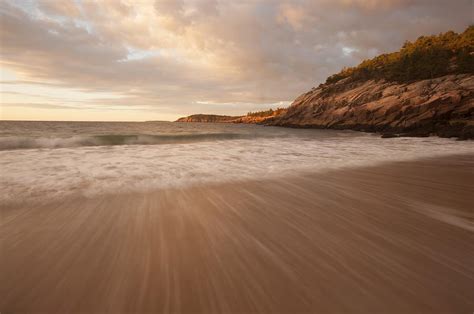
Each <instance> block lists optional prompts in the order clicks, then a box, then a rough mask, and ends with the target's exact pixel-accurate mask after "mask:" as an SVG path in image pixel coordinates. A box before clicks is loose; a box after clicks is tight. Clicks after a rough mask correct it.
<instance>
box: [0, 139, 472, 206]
mask: <svg viewBox="0 0 474 314" xmlns="http://www.w3.org/2000/svg"><path fill="white" fill-rule="evenodd" d="M453 153H474V145H473V143H472V142H459V141H454V140H449V139H440V138H395V139H380V138H378V137H375V136H371V135H365V134H364V135H357V136H354V135H350V134H349V135H348V136H338V137H337V138H331V137H326V138H314V139H308V138H297V137H288V138H282V139H266V138H260V139H245V140H230V141H229V140H226V141H211V142H195V143H187V144H186V143H182V144H163V145H153V146H145V145H133V146H131V145H123V146H97V147H77V148H59V149H29V150H15V151H0V171H1V181H0V192H1V193H0V201H2V202H5V203H10V202H17V201H25V200H44V199H48V200H50V199H53V198H58V197H64V196H66V195H69V194H76V193H77V194H82V195H86V196H94V195H98V194H102V193H117V192H124V191H142V190H152V189H157V188H167V187H180V186H188V185H193V184H201V183H207V182H220V181H233V180H242V179H252V178H271V177H276V176H282V175H283V176H284V175H288V174H295V173H297V172H298V171H321V170H326V169H337V168H341V167H348V166H362V165H373V164H376V163H379V162H385V161H395V160H409V159H414V158H420V157H432V156H440V155H446V154H453Z"/></svg>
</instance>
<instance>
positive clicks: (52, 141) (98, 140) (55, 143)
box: [0, 133, 255, 151]
mask: <svg viewBox="0 0 474 314" xmlns="http://www.w3.org/2000/svg"><path fill="white" fill-rule="evenodd" d="M254 137H255V135H252V134H237V133H201V134H163V135H148V134H125V135H124V134H105V135H89V136H72V137H24V136H11V137H4V138H0V151H1V150H15V149H33V148H69V147H81V146H113V145H158V144H174V143H187V142H200V141H217V140H235V139H249V138H254Z"/></svg>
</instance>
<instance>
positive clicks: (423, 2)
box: [0, 0, 474, 121]
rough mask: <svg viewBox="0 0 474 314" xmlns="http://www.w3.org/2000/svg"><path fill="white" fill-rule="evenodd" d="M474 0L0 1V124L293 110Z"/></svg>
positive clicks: (467, 18)
mask: <svg viewBox="0 0 474 314" xmlns="http://www.w3.org/2000/svg"><path fill="white" fill-rule="evenodd" d="M473 7H474V0H449V1H448V0H418V1H416V0H308V1H298V0H289V1H285V0H281V1H278V0H241V1H235V0H96V1H93V0H0V81H1V85H0V86H1V89H0V94H1V95H0V96H1V99H0V100H1V108H0V119H2V120H70V121H87V120H90V121H146V120H175V119H177V118H178V117H181V116H186V115H190V114H194V113H215V114H228V115H240V114H245V113H247V112H248V111H256V110H264V109H268V108H276V107H286V106H288V105H290V104H291V102H292V101H293V100H294V99H295V98H296V97H297V96H299V95H300V94H301V93H304V92H306V91H308V90H309V89H311V88H312V87H314V86H317V85H319V84H320V83H322V82H324V81H325V80H326V77H327V76H329V75H331V74H333V73H336V72H338V71H340V70H341V69H342V68H343V67H346V66H355V65H357V64H358V63H359V62H361V61H362V60H364V59H367V58H371V57H374V56H376V55H378V54H380V53H386V52H391V51H396V50H398V49H399V48H400V47H401V45H402V44H403V43H404V42H405V41H406V40H415V39H416V38H417V37H419V36H421V35H430V34H438V33H440V32H445V31H448V30H454V31H456V32H462V31H463V30H464V29H465V28H467V26H468V25H469V24H473V16H474V8H473Z"/></svg>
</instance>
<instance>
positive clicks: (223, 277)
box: [0, 154, 474, 313]
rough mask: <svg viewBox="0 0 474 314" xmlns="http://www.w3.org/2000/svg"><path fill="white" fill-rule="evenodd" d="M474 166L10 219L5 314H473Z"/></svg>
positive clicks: (250, 186)
mask: <svg viewBox="0 0 474 314" xmlns="http://www.w3.org/2000/svg"><path fill="white" fill-rule="evenodd" d="M472 157H473V155H472V154H468V155H452V156H443V157H436V158H428V159H420V160H413V161H400V162H387V163H383V164H380V165H375V166H372V167H355V168H345V169H338V170H330V171H326V172H320V173H312V174H310V173H308V174H305V175H302V176H293V177H286V178H280V179H272V180H247V181H242V182H234V183H223V184H206V185H202V186H193V187H188V188H183V189H179V188H175V189H166V190H159V191H156V192H148V193H130V194H121V195H107V196H98V197H94V198H89V199H87V198H76V199H64V200H62V201H57V202H53V203H48V204H43V205H37V206H34V205H29V206H26V205H25V206H26V207H19V208H11V209H6V208H3V209H2V210H1V213H2V223H1V225H2V228H1V230H0V234H1V237H0V239H1V242H2V247H3V255H4V257H3V258H2V259H1V260H0V268H1V269H2V272H1V282H2V285H1V295H2V296H4V297H3V298H2V300H1V301H0V308H2V309H3V310H4V311H6V312H17V311H34V312H41V311H45V312H66V311H77V312H107V311H112V312H136V311H138V312H147V311H148V312H157V311H159V312H172V311H178V312H203V313H204V312H298V311H300V312H304V311H311V312H313V311H322V312H325V313H341V312H360V313H366V312H370V311H372V312H386V313H400V312H440V313H441V312H466V311H469V310H471V309H472V308H473V307H474V302H473V301H472V300H474V295H473V292H472V291H474V270H473V269H472V267H471V266H470V265H472V264H471V262H470V261H472V259H473V258H474V229H473V226H474V210H473V209H472V206H471V202H470V200H472V195H473V194H472V193H473V192H474V190H473V188H472V183H473V182H472V181H473V179H472V178H473V174H474V161H473V160H474V159H473V158H472Z"/></svg>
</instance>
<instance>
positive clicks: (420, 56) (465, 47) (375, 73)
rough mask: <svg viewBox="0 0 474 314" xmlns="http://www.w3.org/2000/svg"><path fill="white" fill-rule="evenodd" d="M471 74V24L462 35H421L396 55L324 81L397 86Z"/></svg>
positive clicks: (473, 36) (473, 48)
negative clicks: (375, 81) (379, 81)
mask: <svg viewBox="0 0 474 314" xmlns="http://www.w3.org/2000/svg"><path fill="white" fill-rule="evenodd" d="M460 73H474V25H471V26H469V27H468V28H467V29H466V30H465V31H464V32H463V33H461V34H457V33H455V32H453V31H449V32H446V33H442V34H439V35H433V36H421V37H419V38H418V39H417V40H416V41H415V42H409V41H407V42H405V44H404V45H403V47H402V49H401V50H400V51H397V52H393V53H388V54H382V55H380V56H377V57H375V58H373V59H370V60H365V61H363V62H362V63H360V64H359V65H358V66H356V67H350V68H344V69H343V70H342V71H341V72H339V73H337V74H334V75H332V76H330V77H328V78H327V80H326V84H332V83H336V82H338V81H340V80H342V79H346V78H349V79H348V80H349V81H358V80H368V79H385V80H387V81H396V82H400V83H405V82H410V81H415V80H423V79H430V78H435V77H439V76H443V75H447V74H460Z"/></svg>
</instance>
